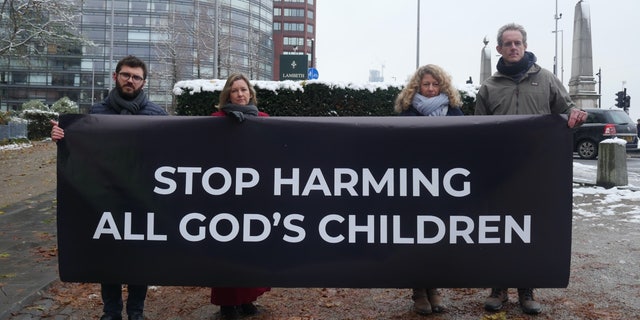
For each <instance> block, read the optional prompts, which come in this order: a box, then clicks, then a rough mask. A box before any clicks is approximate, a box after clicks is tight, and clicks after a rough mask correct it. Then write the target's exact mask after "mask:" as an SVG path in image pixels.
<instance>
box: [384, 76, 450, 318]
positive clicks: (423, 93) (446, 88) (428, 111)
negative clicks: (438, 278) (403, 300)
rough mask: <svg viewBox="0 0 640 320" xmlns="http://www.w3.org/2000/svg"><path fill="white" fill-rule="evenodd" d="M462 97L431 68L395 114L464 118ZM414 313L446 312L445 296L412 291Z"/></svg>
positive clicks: (409, 88)
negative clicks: (443, 299) (443, 300)
mask: <svg viewBox="0 0 640 320" xmlns="http://www.w3.org/2000/svg"><path fill="white" fill-rule="evenodd" d="M461 106H462V101H461V99H460V93H459V92H458V90H457V89H456V88H454V87H453V85H452V84H451V77H450V76H449V75H448V74H447V73H446V72H444V70H442V68H440V67H438V66H436V65H433V64H428V65H426V66H422V67H420V68H418V70H416V72H415V73H414V74H413V77H411V80H409V83H407V85H406V86H405V87H404V89H402V91H401V92H400V94H399V95H398V97H397V98H396V103H395V106H394V110H395V111H396V112H397V113H399V114H400V115H402V116H431V117H435V116H461V115H462V110H461V109H460V107H461ZM411 298H412V299H413V311H414V312H415V313H417V314H420V315H428V314H431V313H432V312H443V311H444V308H445V306H444V303H443V302H442V296H441V295H440V292H439V291H438V289H436V288H413V294H412V295H411Z"/></svg>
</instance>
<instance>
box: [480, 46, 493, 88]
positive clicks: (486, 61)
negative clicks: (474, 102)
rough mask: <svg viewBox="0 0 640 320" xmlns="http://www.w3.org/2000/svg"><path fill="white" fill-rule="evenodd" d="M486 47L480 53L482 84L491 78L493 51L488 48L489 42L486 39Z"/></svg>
mask: <svg viewBox="0 0 640 320" xmlns="http://www.w3.org/2000/svg"><path fill="white" fill-rule="evenodd" d="M482 42H484V47H483V48H482V52H481V53H480V84H482V83H483V82H484V81H485V80H487V79H488V78H489V77H491V49H490V48H489V47H487V45H488V44H489V40H487V37H484V40H482Z"/></svg>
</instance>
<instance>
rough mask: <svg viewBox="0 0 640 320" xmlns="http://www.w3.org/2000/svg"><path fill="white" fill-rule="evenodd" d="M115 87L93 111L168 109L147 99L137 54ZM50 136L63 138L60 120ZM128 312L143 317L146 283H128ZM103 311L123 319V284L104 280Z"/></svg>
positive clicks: (121, 68) (107, 317) (123, 66)
mask: <svg viewBox="0 0 640 320" xmlns="http://www.w3.org/2000/svg"><path fill="white" fill-rule="evenodd" d="M112 76H113V80H114V81H115V83H116V87H115V89H112V90H111V91H110V92H109V95H108V96H107V97H106V98H105V99H104V101H102V102H99V103H96V104H94V105H93V106H91V110H90V111H89V113H91V114H123V115H167V112H166V111H165V110H164V109H162V108H161V107H159V106H158V105H156V104H154V103H153V102H151V101H149V100H148V99H147V95H146V94H145V93H144V91H143V90H142V88H143V87H144V85H145V81H146V79H147V66H146V65H145V63H144V62H143V61H142V60H140V59H138V58H136V57H134V56H127V57H125V58H123V59H122V60H120V61H118V64H117V65H116V71H115V72H114V73H113V75H112ZM52 124H53V129H52V130H51V139H52V140H54V141H58V140H60V139H62V138H64V130H63V129H62V128H60V127H59V126H58V123H57V122H52ZM127 290H128V293H129V294H128V297H127V315H128V317H129V320H143V319H144V315H143V311H144V300H145V298H146V296H147V285H145V284H128V285H127ZM101 293H102V302H103V304H104V306H103V312H104V314H103V315H102V317H101V318H100V320H121V319H122V307H123V303H122V284H119V283H113V284H106V283H103V284H101Z"/></svg>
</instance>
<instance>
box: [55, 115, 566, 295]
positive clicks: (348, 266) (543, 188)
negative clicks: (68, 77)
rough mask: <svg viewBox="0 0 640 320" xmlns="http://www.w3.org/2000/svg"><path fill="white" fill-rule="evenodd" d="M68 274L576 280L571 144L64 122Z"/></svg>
mask: <svg viewBox="0 0 640 320" xmlns="http://www.w3.org/2000/svg"><path fill="white" fill-rule="evenodd" d="M60 125H61V127H63V128H64V129H65V138H64V139H63V140H61V141H60V142H59V143H58V219H57V222H58V241H59V263H60V278H61V279H62V280H63V281H71V282H106V283H141V284H157V285H196V286H235V287H243V286H249V287H253V286H274V287H390V288H401V287H421V286H423V287H424V286H428V287H538V288H542V287H566V286H567V284H568V281H569V266H570V253H571V218H572V217H571V210H572V181H571V178H572V153H571V143H572V140H571V131H570V129H568V128H567V125H566V118H565V117H562V116H557V115H548V116H475V117H472V116H468V117H353V118H328V117H327V118H304V117H301V118H293V117H269V118H249V119H247V120H246V121H244V122H242V123H238V122H236V121H235V120H233V119H231V118H224V117H221V118H220V117H154V116H145V117H141V116H108V115H63V116H61V119H60Z"/></svg>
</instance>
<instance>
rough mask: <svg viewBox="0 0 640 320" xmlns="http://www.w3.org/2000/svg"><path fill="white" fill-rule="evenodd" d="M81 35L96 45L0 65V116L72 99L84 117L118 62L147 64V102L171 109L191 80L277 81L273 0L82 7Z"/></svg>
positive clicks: (98, 2)
mask: <svg viewBox="0 0 640 320" xmlns="http://www.w3.org/2000/svg"><path fill="white" fill-rule="evenodd" d="M77 5H78V8H79V10H80V12H79V13H80V15H79V16H78V20H79V21H78V24H79V27H78V29H79V30H80V32H81V33H82V35H84V36H85V37H86V38H87V39H88V40H91V41H92V42H93V43H94V45H93V46H86V45H85V46H82V47H74V46H73V45H65V44H55V45H53V44H50V45H49V46H48V47H47V48H46V50H45V53H44V54H40V55H32V56H28V57H27V58H26V59H25V58H24V57H18V56H15V57H8V56H4V57H2V58H0V110H11V109H17V108H18V107H19V106H20V105H22V103H24V102H26V101H29V100H34V99H37V100H41V101H43V102H44V103H45V104H48V105H51V104H53V103H54V102H56V101H57V100H59V99H60V98H62V97H64V96H67V97H69V98H70V99H71V100H73V101H76V102H78V104H79V106H80V109H81V111H83V112H86V111H87V110H88V109H89V107H90V106H91V105H92V104H93V103H94V102H96V101H101V100H102V99H104V97H105V96H106V94H107V93H108V91H109V90H110V88H113V86H114V83H113V80H112V77H111V74H112V72H113V71H114V70H115V67H116V63H117V61H118V60H119V59H121V58H122V57H124V56H126V55H129V54H131V55H135V56H137V57H139V58H141V59H142V60H144V61H145V62H146V63H147V67H148V70H149V75H148V79H147V84H146V87H145V91H146V92H147V93H148V95H149V99H150V100H151V101H153V102H155V103H158V104H159V105H161V106H163V107H165V108H166V109H167V110H170V109H171V106H172V101H173V96H172V94H171V90H172V88H173V85H174V84H175V83H176V82H177V81H180V80H188V79H197V78H202V79H208V78H221V79H225V78H226V77H227V76H228V75H229V74H230V73H232V72H242V73H244V74H246V75H247V76H249V77H250V78H251V79H256V80H269V79H271V78H272V75H273V65H272V57H273V43H272V27H273V0H78V1H77Z"/></svg>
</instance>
